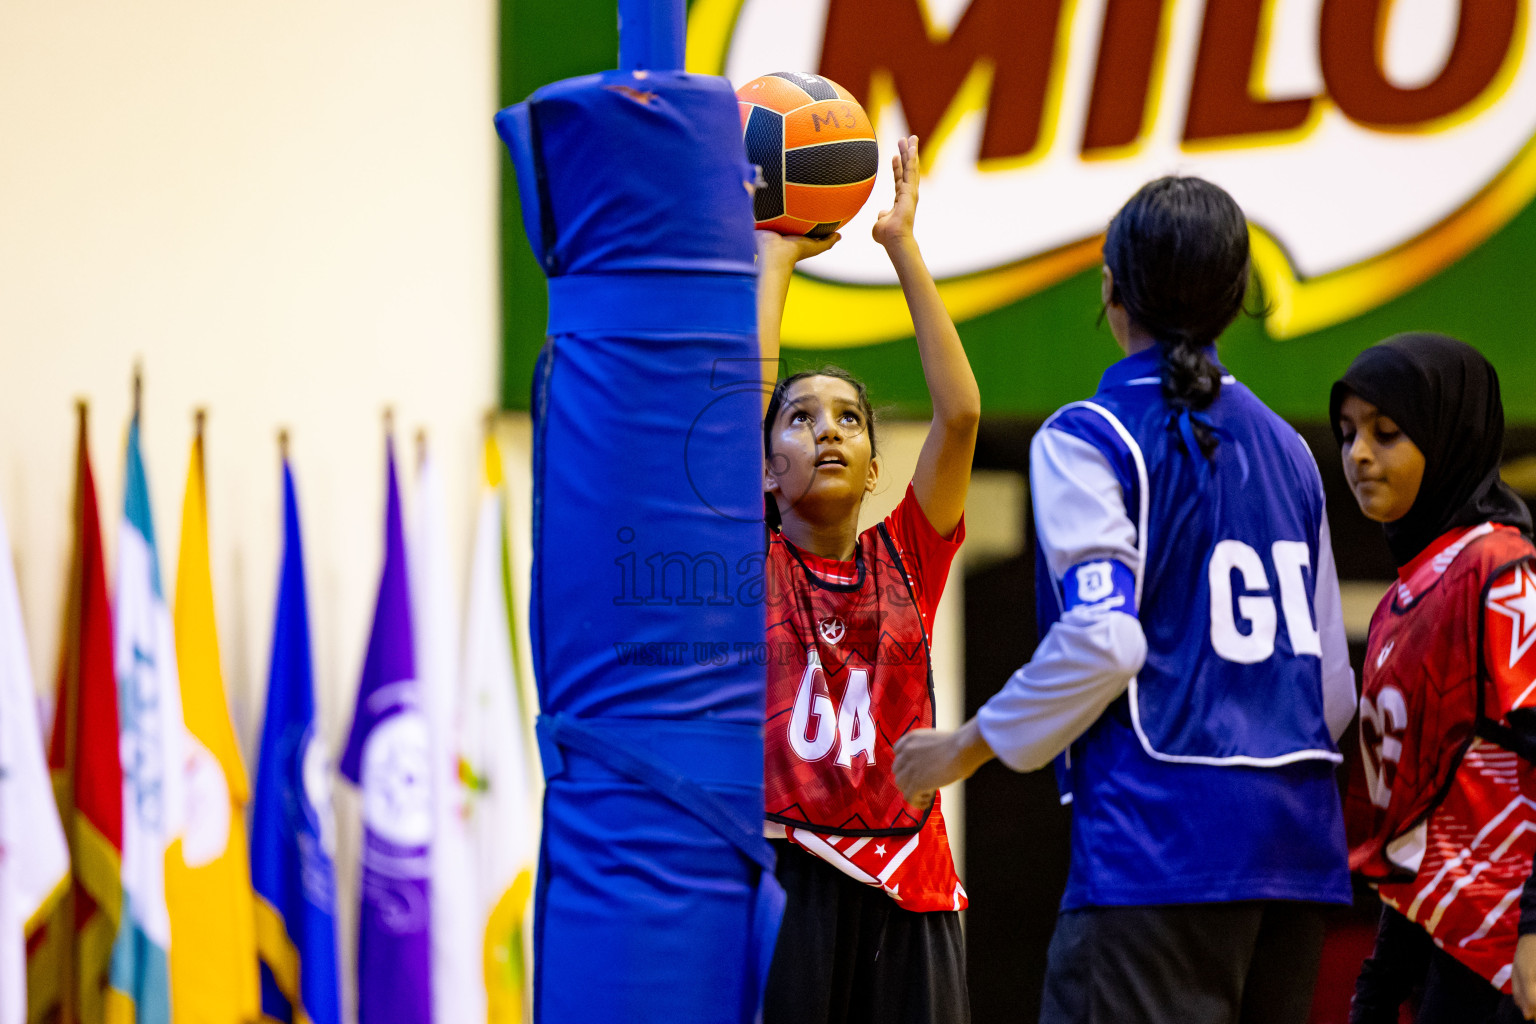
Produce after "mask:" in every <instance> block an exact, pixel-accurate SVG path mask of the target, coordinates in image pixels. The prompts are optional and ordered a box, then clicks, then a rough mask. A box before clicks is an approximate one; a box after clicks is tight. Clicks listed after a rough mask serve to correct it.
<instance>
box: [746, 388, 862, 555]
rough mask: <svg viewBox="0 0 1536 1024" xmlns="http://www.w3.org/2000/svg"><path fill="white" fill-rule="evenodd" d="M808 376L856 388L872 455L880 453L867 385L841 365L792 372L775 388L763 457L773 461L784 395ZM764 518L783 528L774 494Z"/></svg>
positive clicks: (766, 416)
mask: <svg viewBox="0 0 1536 1024" xmlns="http://www.w3.org/2000/svg"><path fill="white" fill-rule="evenodd" d="M808 377H835V378H837V379H838V380H840V381H845V382H847V383H849V384H852V385H853V390H854V393H855V394H857V395H858V396H859V412H861V413H863V414H864V430H865V432H866V433H868V434H869V452H870V455H871V456H874V455H876V454H878V453H879V448H877V447H876V446H875V407H874V406H873V405H871V404H870V401H869V389H868V388H866V387H865V386H864V382H863V381H861V380H859V378H857V377H855V376H854V375H853V374H851V373H849V372H848V371H847V370H845V369H843V368H842V367H841V366H823V367H822V368H821V369H819V370H803V371H801V372H800V373H792V374H790V375H789V376H788V377H784V378H782V379H780V380H779V382H778V383H777V384H775V385H774V386H773V393H772V394H770V395H769V396H768V411H767V412H765V413H763V458H765V459H772V458H773V441H772V439H773V421H774V420H776V419H778V417H779V410H780V409H782V408H783V407H784V396H785V395H787V394H789V388H790V385H792V384H796V383H798V382H800V381H802V380H805V379H806V378H808ZM763 516H764V518H765V519H766V520H767V523H768V525H769V526H770V527H772V528H774V529H777V528H778V527H779V505H778V502H776V501H774V500H773V495H771V494H769V493H768V492H766V491H764V492H763Z"/></svg>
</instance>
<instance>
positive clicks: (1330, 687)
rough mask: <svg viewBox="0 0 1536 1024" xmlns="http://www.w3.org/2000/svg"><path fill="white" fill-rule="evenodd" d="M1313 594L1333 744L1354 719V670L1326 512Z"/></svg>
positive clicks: (1320, 529) (1326, 712) (1325, 512)
mask: <svg viewBox="0 0 1536 1024" xmlns="http://www.w3.org/2000/svg"><path fill="white" fill-rule="evenodd" d="M1315 583H1316V588H1317V589H1316V592H1315V593H1314V594H1313V597H1312V607H1313V609H1314V610H1315V612H1316V615H1317V633H1318V638H1319V640H1321V641H1322V647H1323V717H1324V718H1325V719H1327V721H1328V732H1329V734H1330V735H1331V736H1332V737H1333V739H1334V742H1335V743H1337V742H1338V741H1339V738H1340V737H1342V736H1343V735H1344V730H1345V729H1347V728H1349V723H1350V720H1351V719H1353V718H1354V717H1355V710H1356V708H1357V707H1358V703H1359V699H1358V698H1357V697H1356V695H1355V670H1354V668H1352V667H1351V666H1350V664H1349V639H1348V637H1347V636H1346V635H1345V633H1344V603H1343V600H1342V599H1341V598H1340V596H1339V573H1338V569H1337V568H1336V567H1335V566H1334V562H1333V538H1332V536H1331V535H1330V533H1329V530H1328V509H1327V508H1326V507H1324V509H1323V521H1322V524H1321V525H1320V526H1319V527H1318V534H1317V577H1316V580H1315Z"/></svg>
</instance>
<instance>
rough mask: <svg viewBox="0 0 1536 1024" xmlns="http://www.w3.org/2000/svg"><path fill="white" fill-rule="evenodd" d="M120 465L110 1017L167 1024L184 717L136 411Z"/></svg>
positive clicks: (114, 612)
mask: <svg viewBox="0 0 1536 1024" xmlns="http://www.w3.org/2000/svg"><path fill="white" fill-rule="evenodd" d="M126 468H127V480H126V484H125V486H124V489H123V490H124V495H123V519H122V522H121V523H120V524H119V526H118V533H117V588H116V599H115V600H114V602H113V609H112V637H113V656H114V657H113V660H114V664H115V665H116V666H117V714H118V721H119V728H120V729H121V737H120V742H119V750H120V752H121V756H122V764H123V867H122V879H123V911H122V919H121V923H120V924H119V925H118V931H117V940H116V942H115V943H114V944H113V946H112V968H111V974H110V979H111V990H110V992H109V993H108V1000H107V1019H108V1021H109V1022H112V1024H116V1022H119V1021H134V1022H136V1024H168V1022H169V1021H170V973H169V959H168V958H169V955H170V949H171V921H170V912H169V911H168V910H167V909H166V903H165V853H166V849H167V848H168V847H169V846H170V845H171V842H172V841H173V840H174V839H176V838H177V837H178V836H180V834H181V829H182V823H183V820H184V817H185V810H186V805H185V800H186V797H185V793H186V787H185V783H184V774H183V773H184V770H185V768H184V766H185V756H184V749H185V746H184V745H185V740H184V734H185V732H186V723H185V722H184V721H183V719H182V715H181V682H180V679H179V678H178V677H177V674H176V642H175V639H174V634H173V633H172V630H171V614H170V609H169V608H167V607H166V603H165V588H164V586H163V585H162V583H161V579H160V558H159V554H158V552H157V551H156V549H155V523H154V516H153V515H151V513H150V507H149V484H148V481H147V480H146V478H145V474H144V459H143V456H142V455H141V454H140V451H139V418H138V415H137V413H135V415H134V418H133V422H132V423H131V424H129V427H128V454H127V466H126Z"/></svg>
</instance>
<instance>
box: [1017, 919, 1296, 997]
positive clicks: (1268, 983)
mask: <svg viewBox="0 0 1536 1024" xmlns="http://www.w3.org/2000/svg"><path fill="white" fill-rule="evenodd" d="M1322 949H1323V910H1322V907H1321V906H1320V905H1318V904H1313V903H1286V902H1280V901H1259V902H1248V903H1190V904H1172V905H1164V906H1146V907H1083V908H1080V909H1077V910H1068V911H1063V912H1062V914H1061V915H1060V916H1059V917H1058V918H1057V919H1056V932H1055V934H1054V935H1052V936H1051V948H1050V953H1049V963H1048V965H1047V967H1046V972H1045V995H1044V999H1043V1000H1042V1002H1041V1007H1040V1024H1306V1021H1307V1018H1308V1016H1309V1014H1310V1012H1311V1007H1312V989H1313V987H1314V986H1315V985H1316V983H1317V967H1318V962H1319V960H1320V958H1321V955H1322Z"/></svg>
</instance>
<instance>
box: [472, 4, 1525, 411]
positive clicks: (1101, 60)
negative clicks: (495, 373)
mask: <svg viewBox="0 0 1536 1024" xmlns="http://www.w3.org/2000/svg"><path fill="white" fill-rule="evenodd" d="M549 7H558V8H559V9H558V10H549V9H547V8H549ZM540 8H545V9H540ZM503 14H504V18H503V27H502V31H503V39H502V45H503V63H502V66H503V99H504V100H505V101H506V102H512V101H514V100H517V99H521V98H523V97H524V96H526V95H527V93H528V92H530V91H532V89H534V88H536V87H537V86H538V85H541V84H543V83H544V82H546V81H551V80H554V79H555V78H559V77H563V76H565V75H569V74H579V73H584V72H587V71H592V70H597V69H599V68H605V67H612V66H613V64H614V54H615V52H616V49H615V47H616V39H617V36H616V32H615V29H614V27H613V24H614V3H613V0H566V2H565V3H564V4H561V5H548V4H541V3H539V2H538V0H504V7H503ZM1529 15H1530V12H1529V5H1528V3H1527V2H1526V0H695V2H694V3H692V4H691V6H690V8H689V19H688V66H689V70H690V71H694V72H698V73H703V74H720V75H724V76H726V77H727V78H729V79H730V80H731V81H732V82H733V83H735V84H736V85H740V84H742V83H744V82H746V81H749V80H750V79H752V78H755V77H757V76H758V75H761V74H764V73H767V72H771V71H814V72H816V73H818V74H821V75H824V76H826V77H828V78H831V79H833V80H834V81H836V82H838V83H840V84H841V85H843V86H844V87H846V88H847V89H848V90H849V91H850V92H852V93H853V94H854V95H855V96H856V97H857V98H858V99H859V100H860V102H861V103H863V105H864V107H865V109H866V110H867V111H868V113H869V115H870V118H871V119H872V121H873V123H874V125H875V131H876V136H877V138H878V139H879V142H880V146H881V151H882V153H890V152H894V148H895V141H896V139H898V138H899V137H901V136H903V135H905V134H908V133H916V134H917V135H919V136H921V138H922V140H923V161H924V172H925V175H924V180H923V191H922V205H921V207H920V210H919V215H918V238H919V241H920V242H921V244H922V246H923V251H924V255H925V256H926V258H927V261H928V264H929V266H930V267H931V269H932V270H933V272H934V275H935V276H936V277H937V278H938V279H939V280H940V288H941V290H942V291H943V293H944V296H945V300H946V302H947V303H948V305H949V309H950V311H951V313H952V314H953V316H954V317H955V320H956V321H957V322H958V323H959V325H960V331H961V335H962V337H963V338H964V340H965V343H966V348H967V350H968V352H969V353H970V357H971V361H972V363H973V365H974V366H975V369H976V373H977V378H978V380H980V382H981V385H982V396H983V402H984V406H985V408H986V410H987V411H988V412H989V413H994V414H1012V415H1019V416H1026V417H1032V416H1040V415H1044V414H1045V413H1048V412H1049V411H1050V410H1051V409H1053V408H1055V407H1056V406H1057V405H1060V404H1061V403H1063V402H1065V401H1068V400H1070V399H1073V398H1078V397H1081V396H1083V395H1085V394H1088V393H1089V392H1090V391H1091V390H1092V388H1093V386H1094V384H1095V383H1096V382H1097V379H1098V376H1099V374H1100V373H1101V372H1102V370H1103V368H1104V367H1105V366H1106V365H1108V364H1109V363H1110V362H1112V361H1113V360H1114V359H1115V358H1117V357H1118V354H1119V353H1118V350H1117V349H1116V348H1115V345H1114V342H1113V340H1112V339H1111V337H1110V335H1109V332H1108V329H1107V327H1099V326H1096V321H1097V319H1098V314H1099V280H1098V269H1097V268H1098V261H1099V246H1100V240H1101V234H1102V231H1103V229H1104V226H1105V224H1106V223H1107V221H1108V220H1109V218H1110V217H1111V216H1112V215H1113V214H1114V212H1115V210H1116V209H1118V208H1119V206H1120V205H1121V204H1122V203H1123V202H1124V201H1125V200H1126V199H1127V198H1128V197H1129V196H1130V195H1131V194H1132V193H1133V192H1134V191H1135V190H1136V189H1137V188H1138V187H1139V186H1140V185H1141V184H1142V183H1144V182H1146V181H1148V180H1150V179H1152V178H1155V177H1158V176H1161V175H1164V174H1170V173H1179V174H1197V175H1200V176H1202V177H1206V178H1209V179H1211V180H1212V181H1215V182H1217V183H1218V184H1220V185H1222V186H1223V187H1224V188H1226V189H1227V190H1228V191H1229V192H1231V193H1232V195H1233V196H1234V197H1235V198H1236V199H1237V201H1238V202H1239V203H1240V204H1241V205H1242V207H1243V209H1244V210H1245V211H1246V213H1247V215H1248V218H1249V221H1250V223H1251V224H1252V241H1253V254H1254V267H1255V278H1256V281H1257V289H1256V291H1255V294H1254V296H1253V298H1254V300H1255V301H1253V302H1252V303H1251V305H1252V306H1253V307H1254V308H1255V310H1256V311H1258V315H1256V316H1255V317H1252V318H1242V319H1240V320H1239V321H1238V323H1236V324H1234V325H1233V327H1232V328H1231V329H1230V330H1229V331H1228V332H1227V334H1226V335H1225V336H1224V337H1223V340H1222V342H1221V349H1220V354H1221V358H1222V359H1223V361H1224V362H1225V363H1226V364H1227V365H1228V366H1229V367H1231V368H1232V370H1233V371H1234V372H1235V373H1237V374H1238V376H1239V377H1241V378H1242V379H1244V380H1245V382H1247V383H1248V384H1249V385H1250V386H1252V387H1253V388H1254V389H1255V391H1257V392H1258V393H1259V395H1260V396H1261V397H1262V398H1264V399H1265V400H1266V401H1267V402H1268V403H1269V404H1270V405H1272V406H1273V407H1274V408H1275V409H1276V410H1277V411H1279V412H1281V413H1282V414H1283V415H1286V416H1288V417H1291V418H1293V419H1298V420H1321V419H1323V418H1325V416H1326V403H1327V386H1328V384H1329V382H1331V381H1332V380H1333V378H1334V377H1335V376H1337V374H1338V373H1339V372H1340V371H1341V370H1342V369H1343V368H1344V366H1345V365H1346V364H1347V363H1348V362H1349V360H1350V359H1351V358H1352V357H1353V356H1354V354H1355V353H1356V352H1358V351H1359V350H1360V349H1361V348H1363V347H1365V346H1366V345H1369V344H1371V343H1373V342H1375V341H1377V340H1379V339H1381V338H1383V337H1385V336H1387V335H1389V334H1393V333H1396V332H1398V331H1403V330H1415V329H1422V330H1437V331H1444V332H1446V333H1449V334H1453V335H1456V336H1458V337H1461V338H1464V339H1465V340H1467V341H1470V342H1472V343H1473V344H1475V345H1477V346H1478V347H1480V348H1481V349H1482V350H1483V351H1484V352H1485V353H1487V354H1488V356H1489V358H1490V359H1492V361H1493V362H1494V364H1495V365H1496V366H1497V367H1498V369H1499V372H1500V374H1501V377H1502V379H1503V382H1504V398H1505V404H1506V409H1507V412H1508V414H1509V417H1510V419H1511V420H1512V421H1514V422H1525V423H1533V422H1536V347H1533V346H1532V344H1531V338H1532V335H1533V331H1532V327H1531V326H1530V321H1531V317H1530V316H1529V314H1528V312H1527V309H1526V304H1527V295H1528V294H1529V293H1530V292H1531V291H1532V287H1533V284H1536V281H1533V263H1536V259H1533V257H1536V211H1533V210H1532V209H1531V200H1532V198H1533V196H1536V55H1533V54H1532V52H1531V47H1530V46H1529V45H1528V44H1529V33H1530V16H1529ZM885 166H886V161H884V160H882V168H884V167H885ZM507 178H508V180H507V186H508V187H507V190H506V196H505V212H506V220H505V223H504V232H503V235H504V246H505V250H506V288H507V292H506V308H507V320H506V338H507V344H506V362H505V368H504V374H503V379H504V401H505V403H506V404H507V405H508V406H509V407H513V408H526V406H527V402H528V382H529V380H530V379H531V372H532V364H533V359H534V356H535V354H536V352H537V349H538V345H539V344H540V342H541V340H542V335H543V318H544V308H543V281H542V278H541V276H540V275H539V273H538V268H537V267H536V266H535V265H534V264H533V261H532V257H531V255H530V254H529V253H528V251H527V245H526V242H525V241H524V239H523V236H522V231H521V227H520V221H519V216H520V215H519V213H518V212H517V207H516V193H515V189H514V188H513V187H512V182H511V180H510V171H509V172H508V174H507ZM889 190H890V184H889V181H888V180H887V178H886V177H882V178H881V179H880V180H879V181H878V182H877V184H876V186H875V191H874V194H873V195H872V196H871V198H870V201H869V203H868V204H867V205H866V207H865V209H864V210H863V211H862V212H861V213H860V214H859V215H858V217H856V218H855V219H854V220H852V221H851V222H850V223H848V224H847V225H845V226H844V227H843V228H842V234H843V241H842V242H841V243H840V244H839V245H838V246H837V247H836V248H835V249H834V250H832V251H831V252H829V253H827V254H826V255H824V256H821V257H818V258H817V259H815V260H814V261H812V262H810V263H808V264H806V265H805V270H804V273H802V274H801V275H799V276H798V277H797V279H796V281H795V283H794V286H793V287H792V289H791V294H790V301H789V306H788V309H787V312H786V316H785V324H784V341H785V345H786V352H785V355H786V359H787V360H788V362H789V363H790V364H791V368H796V367H799V366H802V365H812V364H819V363H824V362H835V363H838V364H840V365H843V366H845V367H846V368H848V369H849V370H851V371H853V372H854V373H856V374H859V375H861V376H863V377H864V378H866V379H867V380H868V382H869V383H870V386H871V389H872V391H873V392H874V394H875V395H876V396H877V398H878V399H879V400H880V401H882V402H883V403H885V404H886V405H894V406H896V409H897V411H898V412H901V413H907V414H911V415H923V414H924V413H925V412H926V398H925V389H924V387H923V384H922V377H921V371H920V367H919V364H918V360H917V354H916V351H915V349H914V347H913V345H912V343H911V326H910V322H909V320H908V317H907V312H906V308H905V305H904V303H903V302H902V298H901V293H900V290H899V288H898V287H897V286H896V283H895V276H894V274H893V273H892V271H891V268H890V265H889V263H888V261H887V260H886V258H885V255H884V253H883V251H882V250H881V249H880V248H879V247H878V246H877V245H875V244H873V243H872V242H871V241H870V240H869V227H870V225H871V224H872V223H873V219H874V215H875V213H876V212H877V210H878V209H879V208H880V205H881V204H882V203H884V202H887V201H888V199H889ZM677 229H678V230H679V231H686V230H688V225H686V224H679V225H677Z"/></svg>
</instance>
